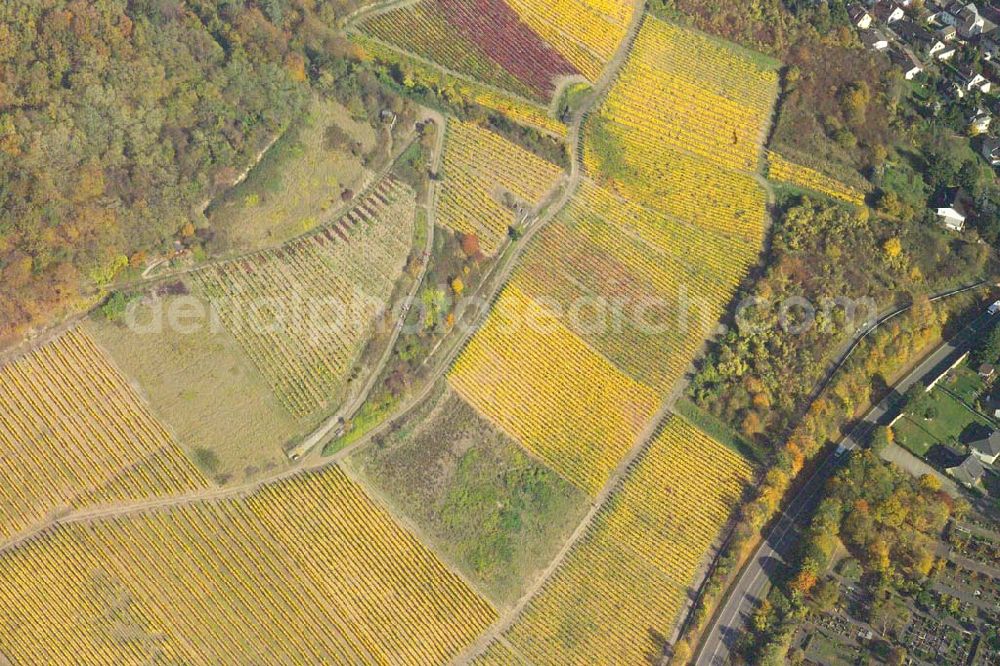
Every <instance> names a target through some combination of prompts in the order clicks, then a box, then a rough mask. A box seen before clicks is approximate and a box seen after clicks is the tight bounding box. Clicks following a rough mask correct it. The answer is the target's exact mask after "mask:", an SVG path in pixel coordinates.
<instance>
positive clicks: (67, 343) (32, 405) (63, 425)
mask: <svg viewBox="0 0 1000 666" xmlns="http://www.w3.org/2000/svg"><path fill="white" fill-rule="evenodd" d="M0 478H2V479H3V483H2V484H0V541H2V540H4V539H6V538H9V537H10V536H12V535H13V534H16V533H17V532H20V531H22V530H24V529H26V528H29V527H30V526H31V525H32V524H35V523H37V522H39V521H41V520H43V519H44V518H45V517H46V516H47V515H49V514H50V513H52V512H55V511H57V510H62V509H67V508H74V507H80V506H87V505H93V504H103V503H111V502H115V501H119V500H141V499H147V498H150V497H154V496H159V495H168V494H174V493H183V492H187V491H191V490H194V489H197V488H200V487H203V486H205V485H206V484H207V481H206V480H205V479H204V477H202V475H201V473H200V472H199V471H198V470H197V469H196V468H195V467H194V466H193V465H192V464H191V463H190V462H189V461H188V459H187V458H186V457H185V456H184V454H183V453H182V452H181V450H180V448H179V447H178V446H177V444H176V443H175V442H174V440H173V439H172V438H171V437H170V435H169V434H168V433H167V432H166V430H164V428H163V426H162V425H161V424H160V423H159V422H158V421H157V420H156V419H155V418H154V417H153V416H152V415H151V414H150V413H149V411H148V410H147V409H146V407H145V405H143V403H142V402H141V401H140V399H139V396H138V395H136V393H135V391H134V390H133V389H132V387H131V386H130V385H129V383H128V381H127V380H126V378H125V377H123V376H122V375H121V373H119V372H118V370H117V369H116V368H115V367H114V366H113V365H112V363H111V361H110V359H109V358H108V357H107V355H106V354H105V353H104V352H103V351H101V350H100V349H99V348H98V347H97V345H96V344H95V343H94V341H93V340H92V339H91V338H90V337H89V336H88V335H86V334H85V333H83V332H82V331H80V330H79V329H74V330H72V331H69V332H68V333H65V334H63V335H62V336H60V337H59V338H57V339H56V340H54V341H53V342H50V343H49V344H46V345H44V346H43V347H41V348H39V349H38V350H36V351H35V352H33V353H31V354H29V355H28V356H26V357H24V358H22V359H20V360H18V361H15V362H13V363H11V364H9V365H7V366H6V367H4V368H2V369H0Z"/></svg>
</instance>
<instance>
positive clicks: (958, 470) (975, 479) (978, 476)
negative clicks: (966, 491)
mask: <svg viewBox="0 0 1000 666" xmlns="http://www.w3.org/2000/svg"><path fill="white" fill-rule="evenodd" d="M945 471H946V472H948V474H950V475H951V476H952V477H953V478H954V479H955V480H956V481H958V482H959V483H961V484H962V485H964V486H967V487H969V488H975V487H976V486H978V485H979V484H980V482H981V481H982V479H983V474H985V473H986V469H985V468H984V467H983V464H982V463H981V462H979V459H978V458H976V457H975V456H968V457H967V458H966V459H965V460H963V461H962V462H961V464H959V465H956V466H955V467H949V468H948V469H946V470H945Z"/></svg>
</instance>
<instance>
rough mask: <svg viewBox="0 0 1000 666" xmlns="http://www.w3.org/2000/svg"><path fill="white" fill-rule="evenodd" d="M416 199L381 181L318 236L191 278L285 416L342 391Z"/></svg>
mask: <svg viewBox="0 0 1000 666" xmlns="http://www.w3.org/2000/svg"><path fill="white" fill-rule="evenodd" d="M415 203H416V200H415V195H414V193H413V191H412V190H411V189H410V188H409V187H407V186H406V185H404V184H402V183H400V182H398V181H395V180H393V179H392V178H389V179H386V180H385V181H383V182H382V183H381V184H380V186H379V187H378V188H377V189H376V190H375V191H374V192H373V193H372V194H371V195H370V196H369V197H368V198H367V199H365V200H364V201H361V202H360V203H358V204H357V206H355V208H354V209H353V210H351V212H350V213H348V214H346V215H344V216H343V217H342V218H341V219H339V220H338V221H337V222H335V223H333V224H331V225H329V226H328V227H326V228H324V229H322V230H321V231H320V232H319V233H316V234H313V235H311V236H308V237H305V238H302V239H300V240H297V241H294V242H292V243H288V244H286V245H284V246H283V247H281V248H279V249H276V250H266V251H263V252H258V253H255V254H253V255H250V256H248V257H245V258H243V259H238V260H234V261H231V262H227V263H224V264H217V265H214V266H211V267H209V268H206V269H204V270H202V271H199V272H198V273H196V274H195V279H196V281H197V283H198V285H199V286H200V288H201V289H202V291H203V292H204V293H205V295H206V296H207V297H208V298H209V299H210V300H211V302H212V305H213V307H214V308H215V309H216V310H217V312H218V313H219V317H220V319H221V320H222V323H223V324H225V326H226V328H227V329H228V330H229V331H230V332H231V333H232V334H233V336H234V337H235V338H236V339H237V340H238V341H239V343H240V345H241V346H242V347H243V349H244V350H245V351H246V353H247V356H249V357H250V359H251V360H252V361H253V362H254V364H255V365H256V366H257V368H258V369H259V370H260V372H261V374H262V375H263V376H264V377H265V378H266V379H267V380H268V383H269V384H270V386H271V388H272V390H273V392H274V394H275V395H276V396H277V397H278V398H279V399H280V400H281V401H282V403H283V404H284V406H285V407H286V408H287V409H288V411H289V412H291V414H292V415H293V416H296V417H304V416H307V415H309V414H312V413H313V412H315V411H317V410H319V409H320V408H322V407H323V406H324V405H326V404H328V403H329V402H330V401H331V400H334V399H336V397H337V394H338V391H340V390H341V388H342V387H343V384H344V381H345V379H346V377H347V375H348V374H349V372H350V370H351V365H352V364H353V363H354V362H355V359H356V358H357V356H358V354H359V353H360V351H361V349H362V347H363V345H364V343H365V341H366V340H367V339H368V337H369V336H370V334H371V331H372V327H373V326H374V322H375V320H376V318H377V316H378V314H379V313H380V311H381V310H382V309H383V308H384V307H385V306H386V303H387V301H388V299H389V297H390V295H391V294H392V289H393V286H394V285H395V283H396V280H397V279H398V278H399V275H400V274H401V272H402V269H403V266H404V265H405V263H406V258H407V255H408V254H409V251H410V245H411V242H412V234H413V223H414V219H415V218H414V215H415Z"/></svg>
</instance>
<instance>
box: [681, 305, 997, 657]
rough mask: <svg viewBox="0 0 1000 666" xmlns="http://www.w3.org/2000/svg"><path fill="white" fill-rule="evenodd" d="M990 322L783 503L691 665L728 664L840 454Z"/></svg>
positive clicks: (919, 377) (881, 407)
mask: <svg viewBox="0 0 1000 666" xmlns="http://www.w3.org/2000/svg"><path fill="white" fill-rule="evenodd" d="M997 317H1000V315H997ZM994 321H995V319H994V318H993V317H990V316H989V315H986V314H983V315H981V316H980V317H978V318H977V319H976V320H974V321H973V322H971V323H970V324H968V326H966V327H965V328H964V329H962V330H961V331H960V332H959V333H958V334H957V335H955V337H953V338H952V339H951V340H949V341H947V342H945V343H943V344H942V345H941V346H940V347H938V348H937V349H936V350H935V351H934V352H933V353H932V354H931V355H930V356H929V357H927V358H926V359H925V360H924V361H923V362H922V363H921V364H920V365H919V366H917V367H916V368H914V369H913V370H912V371H911V372H910V374H908V375H907V376H906V377H904V378H903V379H902V380H900V381H899V382H898V383H897V384H896V386H894V387H893V388H894V391H893V393H891V394H890V395H888V396H887V397H886V398H885V399H884V400H882V402H880V403H879V404H877V405H875V407H873V408H872V409H871V411H869V412H868V413H867V414H866V415H865V417H864V419H862V420H861V421H860V422H859V423H858V424H857V425H856V426H855V427H854V429H853V430H852V431H851V432H850V434H848V435H847V436H846V437H845V438H844V439H843V440H842V441H841V442H840V445H839V446H838V448H837V450H836V451H835V452H833V453H832V454H830V455H828V456H827V458H826V459H825V460H824V461H823V462H822V464H820V465H819V466H818V467H817V468H816V470H815V471H814V472H813V474H812V476H810V477H809V479H808V480H807V481H806V482H805V483H804V484H803V485H802V487H801V488H800V489H799V490H798V492H797V493H796V495H795V496H794V498H793V499H792V500H791V501H790V502H789V503H788V505H787V507H786V509H785V510H784V511H783V512H782V514H781V519H780V520H779V521H778V522H777V523H776V524H775V525H774V527H772V529H771V531H770V532H769V533H768V534H767V536H766V537H765V538H764V540H763V541H762V542H761V545H760V546H759V547H758V548H757V552H756V553H754V555H753V558H752V559H751V560H750V562H749V563H748V564H747V565H746V567H745V568H744V569H743V571H742V573H741V574H740V576H739V578H738V579H737V580H736V583H735V584H734V585H733V586H732V587H731V588H730V591H729V596H728V597H727V599H726V601H725V604H724V605H723V607H722V608H721V609H720V611H719V612H718V613H717V614H716V616H715V621H714V624H713V625H712V626H711V627H710V628H709V629H708V633H707V635H706V637H705V639H704V640H703V642H702V647H701V650H700V651H699V653H698V657H697V659H696V661H695V663H696V664H697V665H698V666H722V665H723V664H726V663H727V662H728V661H729V653H730V650H731V649H732V648H733V646H734V645H735V643H736V640H737V639H738V638H739V636H740V634H741V633H742V632H743V631H744V627H745V626H746V622H747V620H748V619H749V617H750V615H751V614H752V613H753V611H754V609H755V608H756V607H757V605H758V603H759V602H760V600H761V599H762V598H763V597H764V595H766V594H767V591H768V589H769V588H770V586H771V580H772V577H773V576H774V575H775V574H776V573H777V572H778V571H779V570H780V568H781V567H782V566H783V565H784V562H785V558H786V557H788V556H790V555H792V554H793V553H794V548H795V544H796V543H797V541H798V537H799V533H800V529H801V528H802V526H803V525H805V524H806V523H807V521H808V519H809V517H810V516H811V515H812V509H813V508H815V507H816V505H817V504H818V503H819V500H820V498H821V497H822V490H823V487H824V484H825V483H826V481H827V479H829V478H830V477H831V476H832V475H833V473H834V472H835V471H836V469H837V467H838V466H839V465H840V463H841V462H842V461H843V459H844V454H846V453H847V452H848V451H851V450H853V449H855V448H857V447H858V446H860V445H861V444H863V443H864V442H865V440H866V438H867V437H868V435H869V433H871V431H872V430H874V429H875V427H876V426H878V425H884V424H887V423H888V422H889V421H890V420H891V418H892V406H893V403H894V400H895V399H896V397H897V396H899V395H901V394H903V393H905V392H906V390H907V389H908V388H910V387H911V386H912V385H913V384H915V383H916V382H918V381H919V382H923V383H925V384H927V383H930V381H931V380H933V378H934V377H936V376H937V375H938V374H940V373H941V372H943V371H944V370H945V369H946V368H947V367H948V366H950V365H951V364H952V363H954V362H955V361H956V360H957V359H958V358H959V357H960V356H961V355H962V354H964V353H965V352H966V351H967V350H968V349H969V348H970V347H971V346H972V345H974V344H975V341H976V340H978V339H979V338H980V336H981V334H982V333H983V332H984V331H986V330H988V328H989V326H990V325H992V324H993V323H994Z"/></svg>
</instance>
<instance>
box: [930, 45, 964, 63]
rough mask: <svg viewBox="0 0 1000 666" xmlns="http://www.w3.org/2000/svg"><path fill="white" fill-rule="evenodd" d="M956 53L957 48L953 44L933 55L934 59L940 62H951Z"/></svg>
mask: <svg viewBox="0 0 1000 666" xmlns="http://www.w3.org/2000/svg"><path fill="white" fill-rule="evenodd" d="M956 53H958V47H957V46H955V45H954V44H948V45H947V46H945V47H944V49H943V50H941V51H938V52H937V53H935V54H934V57H935V58H937V59H938V60H940V61H941V62H944V61H946V60H951V59H952V58H954V57H955V54H956Z"/></svg>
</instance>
